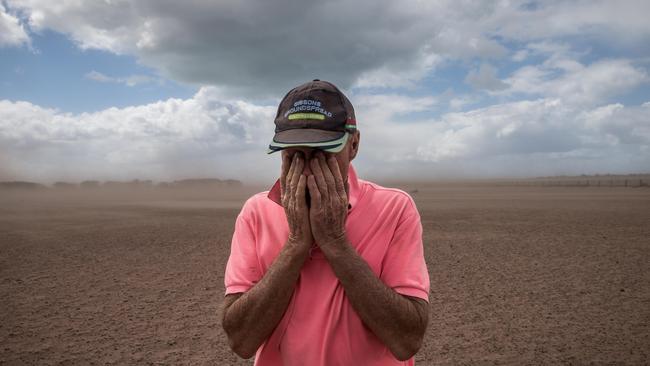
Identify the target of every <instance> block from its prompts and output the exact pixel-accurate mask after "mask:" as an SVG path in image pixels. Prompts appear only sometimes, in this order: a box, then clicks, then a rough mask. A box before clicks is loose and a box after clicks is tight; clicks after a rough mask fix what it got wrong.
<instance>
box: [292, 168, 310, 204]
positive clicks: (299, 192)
mask: <svg viewBox="0 0 650 366" xmlns="http://www.w3.org/2000/svg"><path fill="white" fill-rule="evenodd" d="M306 186H307V177H305V176H304V175H303V174H300V178H298V188H297V189H296V195H295V197H294V198H295V200H296V206H297V208H298V210H299V211H305V210H306V209H307V197H306V196H305V187H306Z"/></svg>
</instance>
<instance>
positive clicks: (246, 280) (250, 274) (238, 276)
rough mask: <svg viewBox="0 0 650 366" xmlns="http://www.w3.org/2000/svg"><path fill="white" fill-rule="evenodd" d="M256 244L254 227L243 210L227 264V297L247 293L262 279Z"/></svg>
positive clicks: (238, 217) (233, 237)
mask: <svg viewBox="0 0 650 366" xmlns="http://www.w3.org/2000/svg"><path fill="white" fill-rule="evenodd" d="M255 243H256V240H255V232H254V230H253V226H252V225H251V224H250V222H249V220H247V218H246V216H245V210H242V212H241V213H240V214H239V216H237V221H236V222H235V232H234V234H233V236H232V243H231V246H230V257H229V258H228V264H226V274H225V276H224V282H225V286H226V295H228V294H234V293H240V292H246V291H248V290H250V289H251V287H253V286H254V285H255V284H256V283H257V282H258V281H259V280H260V279H261V278H262V275H261V271H260V269H259V261H258V258H257V251H256V250H255Z"/></svg>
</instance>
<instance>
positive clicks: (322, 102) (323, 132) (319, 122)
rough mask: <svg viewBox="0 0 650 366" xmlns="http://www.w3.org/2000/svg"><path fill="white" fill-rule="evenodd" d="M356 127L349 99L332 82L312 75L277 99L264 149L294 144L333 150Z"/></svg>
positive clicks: (272, 150) (337, 149)
mask: <svg viewBox="0 0 650 366" xmlns="http://www.w3.org/2000/svg"><path fill="white" fill-rule="evenodd" d="M356 129H357V121H356V119H355V117H354V108H353V107H352V103H350V100H348V98H347V97H346V96H345V94H343V92H341V91H340V90H339V89H338V88H337V87H336V86H335V85H334V84H332V83H330V82H328V81H323V80H319V79H315V80H312V81H310V82H307V83H304V84H302V85H299V86H297V87H295V88H293V89H291V90H290V91H289V92H288V93H287V95H285V96H284V98H283V99H282V101H281V102H280V105H279V106H278V112H277V114H276V116H275V136H273V140H272V141H271V143H270V144H269V151H268V153H269V154H271V153H274V152H276V151H280V150H283V149H286V148H289V147H298V146H301V147H312V148H317V149H321V150H324V151H328V152H333V153H337V152H339V151H341V150H343V147H344V146H345V144H346V142H347V140H348V137H349V136H350V133H351V132H354V131H356Z"/></svg>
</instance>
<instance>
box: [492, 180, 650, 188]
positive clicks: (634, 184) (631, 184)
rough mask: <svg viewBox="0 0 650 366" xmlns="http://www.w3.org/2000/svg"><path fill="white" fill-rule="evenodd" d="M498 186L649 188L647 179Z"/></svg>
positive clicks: (649, 182) (546, 181)
mask: <svg viewBox="0 0 650 366" xmlns="http://www.w3.org/2000/svg"><path fill="white" fill-rule="evenodd" d="M497 184H499V185H513V186H529V187H539V186H541V187H628V188H639V187H650V180H647V179H578V180H568V179H566V180H520V181H510V182H499V183H497Z"/></svg>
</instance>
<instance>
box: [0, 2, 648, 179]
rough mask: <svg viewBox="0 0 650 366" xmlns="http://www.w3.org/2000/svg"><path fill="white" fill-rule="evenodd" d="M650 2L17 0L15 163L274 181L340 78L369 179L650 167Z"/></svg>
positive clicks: (10, 105)
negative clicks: (324, 85) (327, 84)
mask: <svg viewBox="0 0 650 366" xmlns="http://www.w3.org/2000/svg"><path fill="white" fill-rule="evenodd" d="M647 14H650V2H648V1H645V0H639V1H598V0H590V1H553V0H550V1H539V2H537V1H457V0H454V1H451V0H449V1H444V0H443V1H424V0H402V1H388V0H360V1H354V2H351V1H340V0H338V1H322V0H321V1H289V0H246V1H241V0H239V1H234V0H222V1H196V0H194V1H182V2H181V1H168V0H138V1H135V0H134V1H129V0H104V1H100V0H93V1H84V0H76V1H47V0H1V1H0V180H31V181H39V182H44V183H52V182H55V181H62V180H66V181H81V180H86V179H99V180H130V179H136V178H138V179H152V180H154V181H165V180H174V179H183V178H190V177H212V178H223V179H226V178H231V179H240V180H243V181H244V182H250V183H267V182H273V180H274V179H276V178H277V176H278V174H279V169H280V159H279V156H277V155H278V154H273V155H267V154H266V151H267V147H268V144H269V142H270V140H271V138H272V136H273V130H274V127H275V126H274V124H273V118H274V116H275V113H276V108H277V105H278V103H279V101H280V100H281V98H282V97H283V96H284V94H285V93H286V92H287V91H288V90H290V89H291V88H292V87H294V86H296V85H298V84H301V83H303V82H306V81H309V80H312V79H316V78H318V79H322V80H328V81H331V82H333V83H335V84H336V85H337V86H339V87H340V88H341V89H342V90H344V92H345V93H346V95H347V96H348V98H349V99H350V100H351V101H352V103H353V105H354V107H355V111H356V117H357V123H358V126H359V130H360V131H361V143H360V151H359V154H358V156H357V158H356V159H355V160H354V162H353V165H354V166H355V168H356V170H357V171H358V172H359V175H360V176H361V177H363V178H367V179H379V180H382V179H384V180H385V179H393V180H395V179H418V180H431V179H434V180H437V179H463V178H499V177H536V176H551V175H580V174H607V173H612V174H630V173H641V172H649V171H650V22H648V21H647Z"/></svg>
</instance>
